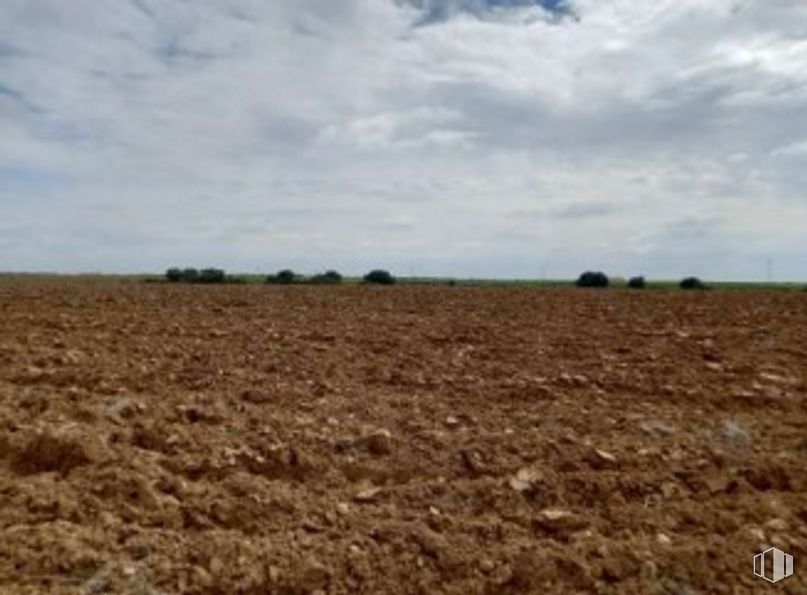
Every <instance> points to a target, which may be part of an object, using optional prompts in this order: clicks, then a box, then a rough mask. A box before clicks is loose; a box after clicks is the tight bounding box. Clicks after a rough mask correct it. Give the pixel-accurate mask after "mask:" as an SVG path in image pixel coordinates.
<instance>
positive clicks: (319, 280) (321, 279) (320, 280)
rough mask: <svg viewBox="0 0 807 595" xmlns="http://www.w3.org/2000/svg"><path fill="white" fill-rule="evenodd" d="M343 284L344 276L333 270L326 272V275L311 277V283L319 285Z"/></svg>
mask: <svg viewBox="0 0 807 595" xmlns="http://www.w3.org/2000/svg"><path fill="white" fill-rule="evenodd" d="M341 282H342V275H340V274H339V273H338V272H337V271H333V270H331V271H325V272H324V273H321V274H319V275H314V276H313V277H311V283H315V284H317V285H338V284H339V283H341Z"/></svg>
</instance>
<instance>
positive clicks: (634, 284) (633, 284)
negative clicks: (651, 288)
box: [628, 276, 645, 289]
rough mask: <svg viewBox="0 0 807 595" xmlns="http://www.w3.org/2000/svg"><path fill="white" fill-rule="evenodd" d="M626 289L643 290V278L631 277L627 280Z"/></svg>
mask: <svg viewBox="0 0 807 595" xmlns="http://www.w3.org/2000/svg"><path fill="white" fill-rule="evenodd" d="M628 287H630V288H631V289H644V288H645V281H644V277H641V276H640V277H631V278H630V279H628Z"/></svg>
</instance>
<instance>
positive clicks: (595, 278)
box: [576, 271, 608, 287]
mask: <svg viewBox="0 0 807 595" xmlns="http://www.w3.org/2000/svg"><path fill="white" fill-rule="evenodd" d="M576 285H577V286H578V287H608V275H606V274H605V273H602V272H600V271H586V272H585V273H583V274H582V275H580V277H579V278H578V279H577V282H576Z"/></svg>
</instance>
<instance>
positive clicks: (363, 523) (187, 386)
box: [0, 278, 807, 595]
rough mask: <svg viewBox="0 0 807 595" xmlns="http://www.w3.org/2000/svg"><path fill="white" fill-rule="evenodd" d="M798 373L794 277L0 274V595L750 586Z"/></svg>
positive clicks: (794, 543)
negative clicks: (775, 281) (382, 278)
mask: <svg viewBox="0 0 807 595" xmlns="http://www.w3.org/2000/svg"><path fill="white" fill-rule="evenodd" d="M805 372H807V294H805V293H803V292H774V291H760V290H748V291H721V290H715V291H709V292H680V291H668V290H664V289H659V290H657V291H646V292H641V291H638V292H637V291H629V290H625V289H616V290H607V291H596V290H582V289H574V288H564V287H536V288H531V287H519V286H512V287H495V286H491V287H484V286H464V285H459V286H456V287H447V286H439V285H434V286H431V285H402V286H397V287H392V288H387V287H363V286H356V285H346V286H341V287H314V286H288V287H281V286H272V287H267V286H261V285H241V286H215V287H198V286H177V285H169V284H146V283H134V282H131V281H127V280H125V279H103V278H98V279H70V278H61V279H59V278H54V279H38V278H32V279H27V278H11V279H4V280H3V281H2V282H0V592H2V593H11V594H14V593H41V592H52V593H76V592H79V593H105V592H113V593H118V592H120V593H138V594H142V593H154V594H156V593H176V592H183V593H221V594H227V593H356V592H358V593H457V594H473V593H564V594H565V593H591V592H594V593H658V594H667V593H669V594H671V595H672V594H685V593H753V592H759V591H760V590H761V589H762V588H764V587H765V585H764V584H763V583H761V582H760V579H758V578H756V577H754V576H753V574H752V572H751V567H752V557H753V555H754V554H755V553H758V552H759V551H761V550H762V549H766V548H768V547H771V546H777V547H779V548H780V549H782V550H785V551H787V552H788V553H790V554H792V555H793V556H794V557H795V558H797V559H799V558H803V557H804V555H805V553H807V473H805V470H804V469H805V463H806V462H807V431H805V430H807V407H806V403H807V400H805V392H806V389H807V377H805ZM798 573H799V569H798V563H797V574H796V575H795V576H793V577H790V578H789V579H786V580H785V581H783V582H782V583H781V591H782V592H783V593H798V592H803V591H804V589H805V587H807V573H804V572H801V574H800V575H799V574H798Z"/></svg>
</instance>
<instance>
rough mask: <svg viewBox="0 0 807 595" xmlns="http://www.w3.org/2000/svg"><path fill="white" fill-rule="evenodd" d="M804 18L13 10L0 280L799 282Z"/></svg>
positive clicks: (37, 2)
mask: <svg viewBox="0 0 807 595" xmlns="http://www.w3.org/2000/svg"><path fill="white" fill-rule="evenodd" d="M806 227H807V2H805V1H804V0H708V1H706V0H653V1H652V2H651V1H648V0H565V1H564V0H541V1H537V2H536V1H535V0H272V1H271V2H267V1H265V0H193V1H191V0H104V1H103V2H98V0H70V1H69V2H66V1H65V0H2V2H0V270H6V271H22V270H28V271H60V272H87V271H97V272H149V271H155V272H156V271H162V270H164V269H166V268H168V267H170V266H174V265H176V266H198V267H206V266H218V267H222V268H226V269H227V270H230V271H242V272H267V271H276V270H278V269H281V268H293V269H295V270H298V271H300V272H308V273H313V272H318V271H322V270H325V269H328V268H335V269H338V270H340V271H342V272H344V273H349V274H357V273H363V272H365V271H366V270H368V269H370V268H387V269H389V270H391V271H393V272H394V273H397V274H399V275H442V276H466V277H467V276H472V277H490V278H495V277H520V278H540V277H548V278H568V277H574V276H576V275H577V274H579V273H580V272H582V271H583V270H587V269H596V270H604V271H606V272H608V273H610V274H612V275H622V276H630V275H636V274H644V275H646V276H647V277H649V278H680V277H683V276H685V275H697V276H700V277H703V278H705V279H711V280H729V279H746V280H765V279H766V278H767V277H768V276H770V277H772V278H773V279H774V280H794V281H799V280H807V233H805V228H806Z"/></svg>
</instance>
